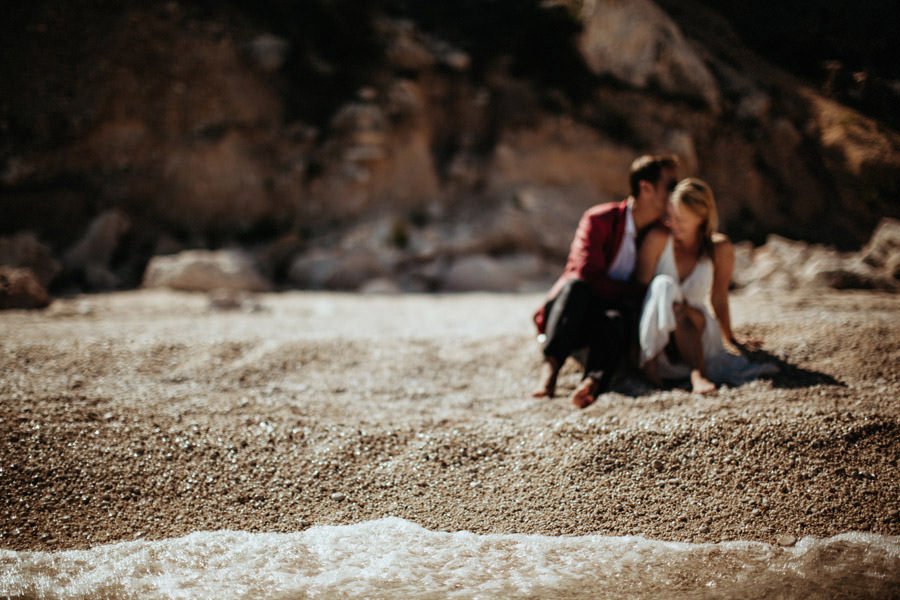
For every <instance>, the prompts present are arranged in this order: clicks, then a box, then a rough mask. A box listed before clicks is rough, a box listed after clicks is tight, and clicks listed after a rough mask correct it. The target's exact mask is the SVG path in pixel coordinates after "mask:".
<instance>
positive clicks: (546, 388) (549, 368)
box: [531, 357, 559, 398]
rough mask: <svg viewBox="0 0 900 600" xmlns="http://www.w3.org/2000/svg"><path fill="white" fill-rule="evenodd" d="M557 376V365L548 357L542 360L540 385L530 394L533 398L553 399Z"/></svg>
mask: <svg viewBox="0 0 900 600" xmlns="http://www.w3.org/2000/svg"><path fill="white" fill-rule="evenodd" d="M558 376H559V365H558V364H556V361H555V360H554V359H552V358H550V357H547V358H545V359H544V366H543V367H542V372H541V384H540V387H539V388H538V389H536V390H535V391H533V392H532V393H531V396H532V397H533V398H553V397H554V396H555V395H556V378H557V377H558Z"/></svg>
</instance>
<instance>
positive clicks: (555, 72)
mask: <svg viewBox="0 0 900 600" xmlns="http://www.w3.org/2000/svg"><path fill="white" fill-rule="evenodd" d="M660 2H661V3H662V4H663V6H664V7H665V9H666V10H663V9H661V8H660V7H659V6H658V5H657V4H656V3H654V2H653V1H651V0H597V1H594V2H569V1H568V0H563V1H560V2H541V3H529V4H527V5H522V4H519V3H514V2H512V0H498V2H492V3H489V4H490V5H491V6H489V7H488V6H486V7H480V8H479V9H478V10H482V9H483V10H484V11H486V14H484V15H482V14H478V15H472V14H469V12H470V11H472V10H474V9H473V8H471V6H470V4H469V3H462V4H459V3H453V6H452V7H450V8H448V6H449V5H441V6H439V5H437V4H436V3H435V4H431V3H401V4H402V6H394V7H392V8H391V9H390V10H381V8H384V7H385V6H386V5H385V4H383V3H382V2H381V0H375V2H373V3H363V5H359V6H352V7H351V6H349V5H348V6H347V7H344V8H346V9H347V12H346V14H341V16H340V18H334V19H332V18H330V17H328V16H327V15H332V16H334V15H335V11H336V10H337V9H336V8H335V5H333V4H332V3H331V2H326V1H325V0H310V1H309V2H305V3H275V4H274V5H272V4H271V3H268V4H267V3H263V5H260V6H256V5H252V3H250V4H248V3H242V4H241V6H239V7H231V8H230V9H228V12H227V14H226V13H225V12H223V11H224V9H222V8H220V7H217V6H215V5H212V4H210V5H204V6H203V7H199V8H196V10H194V9H192V10H186V9H183V8H181V6H180V5H179V4H178V3H164V4H161V5H158V6H156V5H154V6H146V7H144V6H138V5H137V4H134V3H126V4H123V5H121V6H120V7H119V8H116V9H114V10H112V13H111V14H110V15H108V16H106V15H105V13H104V18H100V15H99V14H98V13H96V12H92V11H91V10H86V11H83V10H81V9H79V8H78V7H76V6H74V5H68V4H65V3H60V2H57V1H56V0H40V1H39V2H38V3H37V4H36V5H35V9H34V10H33V11H20V12H19V13H16V14H15V15H11V16H10V20H9V22H8V23H0V31H2V32H6V33H8V34H9V35H8V37H9V38H10V39H15V40H17V43H16V45H15V46H14V47H13V48H11V49H10V52H11V53H12V54H10V60H8V61H5V62H4V63H3V64H4V65H6V64H9V65H14V64H35V65H36V67H35V69H31V70H27V71H25V70H13V71H12V72H7V71H9V69H6V71H3V72H0V79H2V80H3V81H5V82H7V84H8V85H7V89H8V90H9V91H10V93H9V99H8V101H7V102H5V103H4V104H3V106H2V107H0V121H2V122H3V123H13V124H15V127H10V128H8V129H9V136H8V143H4V144H3V145H2V147H0V207H2V209H3V210H4V214H0V234H2V235H3V236H7V239H12V237H11V236H16V235H21V234H23V233H24V232H25V231H31V232H32V233H33V234H34V236H35V238H34V239H35V243H38V242H36V240H41V241H42V242H43V243H46V244H47V247H48V248H52V249H53V250H52V251H53V252H55V253H56V256H55V257H54V256H50V257H49V260H47V257H44V258H38V256H37V254H35V252H38V251H37V250H34V247H35V246H34V244H32V250H28V251H25V254H28V252H31V253H32V255H33V256H32V258H28V259H21V258H14V259H4V258H3V252H4V250H3V246H2V244H0V262H3V261H5V262H6V263H7V264H11V265H18V266H28V267H31V268H33V269H34V272H35V273H36V274H37V276H38V277H39V279H40V280H41V281H42V282H43V283H44V284H46V285H49V284H50V282H51V281H52V282H53V285H54V287H59V288H66V289H73V288H75V289H94V290H102V289H111V288H117V287H122V286H126V285H131V284H133V283H134V282H136V281H137V278H138V274H139V273H140V272H141V268H142V267H143V265H145V264H147V262H148V261H149V260H150V259H151V257H152V256H153V255H156V254H163V253H166V252H170V251H174V250H177V249H183V248H197V247H212V248H219V247H225V246H243V247H246V248H248V251H252V252H253V253H255V255H256V256H258V257H259V259H260V261H261V262H262V263H263V266H264V273H265V275H266V276H268V277H270V278H271V279H272V280H273V281H274V282H275V283H277V284H278V285H285V284H286V285H293V286H298V287H303V288H337V289H347V290H355V289H359V288H360V287H361V286H364V285H365V284H366V282H368V281H371V280H379V279H381V278H388V279H390V280H391V281H393V282H394V283H395V284H397V285H399V286H400V287H401V288H402V289H416V290H418V289H430V290H434V289H441V288H442V286H443V285H444V282H443V277H444V276H445V275H446V274H447V273H450V272H451V271H452V270H453V269H454V267H453V265H465V264H466V263H465V262H461V259H463V258H464V257H467V256H478V255H484V256H485V257H488V258H487V259H486V260H481V261H480V264H481V267H484V269H482V270H483V271H484V272H486V271H485V269H487V267H486V265H488V263H489V262H490V261H491V260H494V259H495V258H496V257H499V256H505V255H516V254H522V253H527V254H531V255H532V256H533V257H534V258H535V259H536V260H537V261H539V262H540V263H541V264H542V265H545V264H547V262H548V261H549V262H550V263H551V264H557V263H558V262H559V261H561V260H562V259H564V257H565V254H566V252H567V250H568V245H569V243H570V241H571V235H572V232H573V231H574V227H575V225H576V223H577V220H578V217H579V216H580V215H581V213H582V212H583V211H584V210H585V209H586V208H588V207H589V206H591V205H592V204H596V203H599V202H606V201H614V200H619V199H621V198H623V197H625V196H626V195H627V194H628V191H629V190H628V182H627V171H628V167H629V164H630V163H631V161H632V160H633V158H635V157H636V156H637V155H640V154H642V153H645V152H651V151H652V152H673V153H676V154H678V155H679V156H680V157H681V159H682V165H683V169H682V175H684V176H688V175H697V176H701V177H702V178H704V179H706V180H707V181H708V182H709V183H710V184H711V186H712V188H713V190H714V192H715V193H716V196H717V198H718V201H719V213H720V218H721V223H722V228H723V231H725V232H726V233H728V234H729V235H731V237H732V238H734V239H738V240H740V239H749V240H753V241H754V242H755V243H757V244H758V243H760V242H762V241H763V240H765V239H766V238H767V236H768V235H769V234H776V235H779V236H783V237H784V238H790V239H804V240H806V241H808V242H815V243H821V244H826V245H831V246H835V247H838V248H840V249H841V250H850V249H853V248H857V247H859V245H861V244H862V243H864V242H865V241H866V240H867V239H868V238H869V235H870V233H871V231H872V228H873V227H874V226H875V225H876V224H877V222H878V220H879V219H881V218H882V217H885V216H888V217H900V208H898V205H897V203H896V198H897V193H898V189H897V184H896V182H897V181H900V175H898V174H900V135H898V134H897V132H895V131H893V130H892V129H890V127H887V126H883V124H882V123H878V122H875V121H873V120H872V119H869V118H867V117H866V116H864V115H861V114H859V113H857V112H855V111H853V110H850V109H848V108H846V107H844V106H842V105H839V104H837V103H835V102H833V101H831V100H827V99H825V98H824V97H822V96H821V95H819V94H818V93H816V92H815V91H813V90H810V89H809V88H806V87H804V86H801V85H799V84H798V83H797V82H796V81H793V80H791V79H790V78H789V77H787V76H786V75H784V74H783V73H781V72H780V71H778V70H777V69H775V68H773V67H771V66H769V65H766V64H765V63H763V62H762V61H760V60H759V59H758V58H757V57H756V56H755V55H754V54H753V53H751V52H750V51H748V50H747V49H746V47H744V46H743V44H742V43H741V41H740V39H738V38H737V36H736V35H735V34H734V33H733V31H732V30H731V28H730V26H729V25H728V23H726V22H724V21H722V19H721V18H720V17H718V16H717V15H716V13H714V12H712V11H710V10H708V9H704V8H703V7H702V6H701V5H697V6H695V5H694V4H695V3H689V5H684V6H682V5H681V3H676V2H672V1H669V0H660ZM351 4H352V3H351ZM342 6H343V5H342ZM472 6H474V5H472ZM385 15H391V16H390V17H387V16H385ZM453 15H455V16H460V17H466V18H465V19H463V21H461V22H465V23H470V22H471V23H473V24H479V23H482V22H484V26H478V27H471V28H470V27H468V26H466V27H463V28H460V27H458V25H457V21H453V22H450V21H451V20H452V19H449V16H453ZM467 15H468V16H467ZM498 15H508V18H505V19H504V20H501V21H499V22H504V23H505V26H508V27H509V29H510V30H511V31H512V30H517V27H519V26H523V27H524V26H526V25H527V31H526V32H525V33H523V34H521V36H519V37H515V39H518V40H521V43H520V42H510V41H509V39H512V38H509V39H508V38H507V36H502V35H498V32H497V31H496V30H495V29H494V27H493V26H492V25H491V23H494V22H498V21H496V20H494V21H492V20H491V18H492V17H497V16H498ZM429 16H430V17H432V18H429ZM436 16H437V17H442V16H443V17H447V19H444V20H442V18H435V17H436ZM107 17H108V18H107ZM517 19H518V20H517ZM26 21H27V22H26ZM32 21H33V22H32ZM35 23H39V24H40V25H41V27H42V28H45V29H46V34H47V35H43V34H41V33H40V30H41V27H37V26H36V25H35ZM123 24H128V26H124V25H123ZM287 24H289V26H288V25H287ZM4 27H5V28H6V29H3V28H4ZM36 27H37V28H36ZM274 31H277V32H279V33H278V35H275V34H273V32H274ZM22 32H26V33H22ZM534 39H539V40H540V44H538V45H536V46H535V45H530V44H528V43H526V42H528V41H533V40H534ZM548 40H550V41H548ZM551 44H552V45H551ZM462 48H465V50H462ZM2 68H4V67H3V65H0V69H2ZM34 72H40V73H41V77H40V78H37V77H33V76H31V75H29V73H34ZM86 72H89V73H91V77H87V78H85V77H79V76H76V75H75V74H78V73H86ZM0 125H2V123H0ZM379 220H380V221H381V222H382V223H387V227H386V229H385V228H382V229H384V231H380V232H377V233H378V236H380V237H378V240H380V241H379V242H378V243H377V244H374V245H373V244H369V243H368V242H361V241H360V236H361V233H360V232H361V231H362V229H364V225H365V224H367V223H371V222H374V221H379ZM397 224H399V225H397ZM395 225H396V226H395ZM379 227H381V225H379ZM385 231H387V233H385ZM391 232H393V233H391ZM385 235H387V237H389V238H391V239H392V241H389V242H384V236H385ZM351 238H352V239H353V241H352V243H350V242H349V241H348V240H351ZM276 240H280V241H278V242H276ZM17 243H18V242H17ZM261 248H267V250H261ZM17 252H18V251H17ZM38 253H39V252H38ZM7 254H9V252H7ZM20 254H21V253H20ZM764 255H765V252H763V253H762V254H761V258H760V259H759V260H760V261H761V262H760V264H763V263H765V262H766V261H767V260H769V259H766V258H764ZM17 256H18V255H17ZM491 257H493V258H491ZM53 260H56V261H61V262H62V263H63V264H64V266H65V269H64V270H63V272H62V273H61V274H60V275H54V267H53V265H52V262H50V261H53ZM772 260H774V259H772ZM476 262H477V261H476ZM472 264H475V263H472ZM867 264H869V263H867ZM123 265H128V268H125V267H124V266H123ZM869 266H870V267H873V265H871V264H869ZM481 267H479V268H481ZM460 268H461V267H460V266H457V267H456V270H457V271H458V270H459V269H460ZM466 268H467V269H469V268H473V267H466ZM760 268H762V267H760ZM873 268H874V267H873ZM878 268H881V267H878ZM891 268H893V269H894V272H896V269H897V266H896V265H894V266H893V267H891ZM463 271H464V272H465V269H464V270H463ZM456 276H457V274H454V277H456ZM467 277H468V276H467ZM839 279H841V278H840V277H838V278H837V279H835V281H838V280H839ZM851 279H852V277H849V276H847V277H844V278H843V279H842V281H845V282H849V281H850V280H851ZM858 284H859V281H857V283H856V284H854V285H858ZM454 285H455V284H454ZM486 285H494V284H487V283H486ZM501 287H503V286H501Z"/></svg>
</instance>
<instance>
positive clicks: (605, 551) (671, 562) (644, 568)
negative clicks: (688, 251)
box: [0, 518, 900, 599]
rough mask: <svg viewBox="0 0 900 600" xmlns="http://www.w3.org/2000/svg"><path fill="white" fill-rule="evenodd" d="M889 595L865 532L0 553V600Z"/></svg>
mask: <svg viewBox="0 0 900 600" xmlns="http://www.w3.org/2000/svg"><path fill="white" fill-rule="evenodd" d="M898 590H900V537H889V536H880V535H876V534H868V533H845V534H841V535H838V536H835V537H830V538H826V539H816V538H811V537H807V538H804V539H802V540H800V541H799V542H798V543H797V544H796V545H795V546H793V547H790V548H781V547H777V546H771V545H768V544H764V543H761V542H722V543H717V544H688V543H675V542H664V541H655V540H648V539H645V538H642V537H605V536H581V537H551V536H539V535H500V534H493V535H477V534H474V533H469V532H458V533H443V532H433V531H428V530H426V529H424V528H422V527H420V526H418V525H416V524H415V523H411V522H409V521H404V520H402V519H398V518H386V519H379V520H376V521H368V522H364V523H359V524H356V525H344V526H321V527H312V528H310V529H307V530H306V531H303V532H298V533H290V534H277V533H249V532H243V531H214V532H198V533H192V534H190V535H187V536H185V537H181V538H176V539H169V540H162V541H134V542H122V543H117V544H110V545H104V546H97V547H94V548H91V549H88V550H70V551H63V552H14V551H10V550H0V597H13V598H33V597H36V598H65V599H70V598H73V599H74V598H98V597H100V598H216V599H220V598H257V597H265V598H548V597H553V598H610V597H653V598H656V597H668V598H731V597H740V598H795V597H798V598H818V597H822V598H826V597H834V596H840V597H889V596H893V595H896V594H898Z"/></svg>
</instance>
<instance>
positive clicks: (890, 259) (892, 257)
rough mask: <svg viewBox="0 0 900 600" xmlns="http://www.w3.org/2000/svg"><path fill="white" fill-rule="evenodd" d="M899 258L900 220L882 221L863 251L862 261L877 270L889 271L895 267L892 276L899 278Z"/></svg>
mask: <svg viewBox="0 0 900 600" xmlns="http://www.w3.org/2000/svg"><path fill="white" fill-rule="evenodd" d="M898 256H900V220H897V219H887V218H886V219H882V220H881V222H880V223H879V224H878V227H876V228H875V232H874V233H873V234H872V238H871V239H870V240H869V243H868V244H866V246H865V248H863V249H862V260H863V262H865V263H866V264H867V265H871V266H873V267H876V268H884V269H888V268H889V266H891V265H893V267H894V268H893V269H892V270H891V273H890V276H891V277H893V278H897V275H898V273H897V265H898Z"/></svg>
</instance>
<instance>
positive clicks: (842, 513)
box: [0, 291, 900, 549]
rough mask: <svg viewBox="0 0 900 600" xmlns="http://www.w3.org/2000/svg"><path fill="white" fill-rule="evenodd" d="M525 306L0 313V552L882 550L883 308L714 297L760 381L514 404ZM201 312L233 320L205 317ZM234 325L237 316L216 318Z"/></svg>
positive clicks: (264, 305)
mask: <svg viewBox="0 0 900 600" xmlns="http://www.w3.org/2000/svg"><path fill="white" fill-rule="evenodd" d="M540 299H541V298H540V296H539V295H489V294H471V295H458V296H377V297H375V296H353V295H340V294H324V293H322V294H307V293H284V294H265V295H261V296H257V297H255V298H241V299H239V301H236V302H234V303H224V304H223V303H221V302H212V303H211V302H210V300H209V298H207V297H206V296H203V295H196V294H194V295H192V294H179V293H174V292H165V291H137V292H127V293H118V294H110V295H97V296H87V297H79V298H73V299H70V300H60V301H57V302H56V303H55V304H54V305H52V306H51V307H50V308H49V309H47V310H45V311H42V312H27V311H7V312H4V313H2V314H0V332H2V336H0V432H2V436H0V547H5V548H12V549H61V548H83V547H88V546H93V545H96V544H99V543H105V542H112V541H117V540H128V539H135V538H146V539H159V538H165V537H171V536H179V535H183V534H186V533H188V532H191V531H197V530H216V529H241V530H250V531H297V530H301V529H304V528H307V527H309V526H311V525H314V524H338V523H353V522H357V521H362V520H368V519H374V518H379V517H383V516H388V515H394V516H399V517H403V518H406V519H410V520H413V521H415V522H417V523H419V524H421V525H423V526H425V527H428V528H433V529H439V530H449V531H455V530H460V529H466V530H471V531H475V532H479V533H487V532H495V533H507V532H517V533H540V534H551V535H575V534H588V533H598V534H605V535H644V536H647V537H652V538H661V539H668V540H681V541H718V540H726V539H755V540H763V541H768V542H772V543H781V544H789V543H793V541H795V540H796V539H797V538H799V537H802V536H805V535H815V536H829V535H833V534H837V533H839V532H843V531H847V530H862V531H871V532H876V533H882V534H890V535H900V477H898V464H900V463H898V459H900V421H898V416H900V404H898V399H900V298H898V297H897V296H893V295H888V294H880V293H871V292H865V293H856V292H844V293H826V294H822V293H818V292H817V293H815V294H803V293H797V294H788V295H780V296H778V297H770V296H767V295H766V294H764V293H760V294H756V295H744V296H741V295H736V296H735V297H734V298H733V301H732V305H733V308H732V311H733V314H734V321H735V323H736V324H737V332H738V334H739V335H742V336H745V337H756V338H760V339H761V340H762V341H763V350H762V351H760V352H759V353H758V355H759V357H763V358H768V359H769V360H774V361H777V362H779V364H780V365H781V366H782V372H781V373H780V374H779V375H778V376H776V377H774V378H773V379H771V380H764V381H757V382H754V383H751V384H747V385H745V386H742V387H739V388H732V389H728V388H722V389H720V390H719V391H718V392H717V394H716V395H714V396H711V397H697V396H694V395H692V394H690V393H689V392H688V391H686V390H684V389H673V390H666V391H659V390H653V389H651V388H649V387H648V386H646V385H645V384H643V383H642V382H641V381H639V380H638V379H636V378H627V379H624V380H620V381H619V382H618V383H617V384H616V386H615V388H614V391H613V392H611V393H608V394H605V395H603V396H601V397H600V399H599V400H598V401H597V402H596V403H595V404H594V405H592V406H590V407H589V408H587V409H586V410H583V411H579V410H576V409H574V408H573V407H572V406H571V405H570V404H569V401H568V399H567V398H566V396H567V394H568V393H570V392H571V391H572V390H573V389H574V387H575V385H576V384H577V382H578V379H579V372H578V370H577V368H576V366H575V365H573V364H572V363H571V361H570V363H569V365H568V366H567V367H566V369H565V370H564V372H563V374H562V376H561V378H560V390H559V391H560V394H561V395H560V396H559V397H557V399H555V400H552V401H548V400H535V399H532V398H531V397H530V394H529V392H530V390H531V389H532V387H534V386H535V384H536V382H537V375H538V371H539V366H540V355H539V351H538V348H537V345H536V342H535V341H534V337H533V330H532V326H531V324H530V321H529V318H530V313H531V311H532V310H533V309H534V308H535V306H536V305H537V304H538V303H539V302H540ZM222 306H233V307H237V308H236V309H231V310H222V309H221V308H220V307H222ZM241 307H243V308H241Z"/></svg>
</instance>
